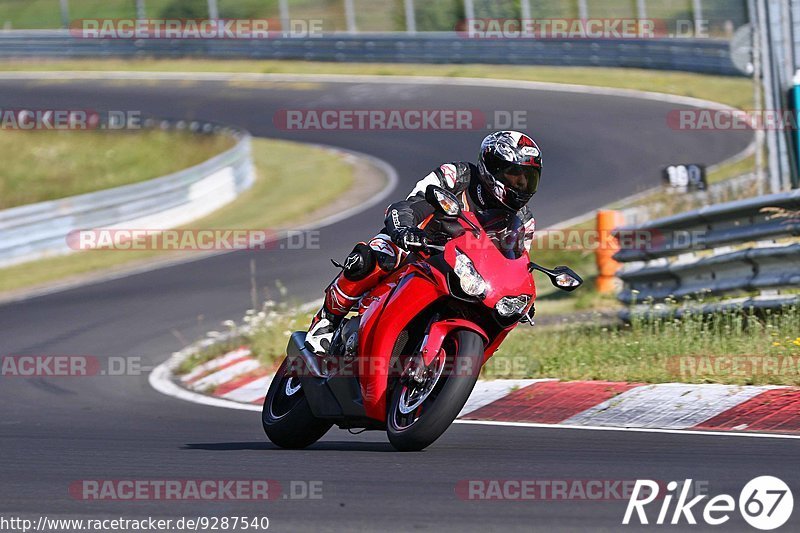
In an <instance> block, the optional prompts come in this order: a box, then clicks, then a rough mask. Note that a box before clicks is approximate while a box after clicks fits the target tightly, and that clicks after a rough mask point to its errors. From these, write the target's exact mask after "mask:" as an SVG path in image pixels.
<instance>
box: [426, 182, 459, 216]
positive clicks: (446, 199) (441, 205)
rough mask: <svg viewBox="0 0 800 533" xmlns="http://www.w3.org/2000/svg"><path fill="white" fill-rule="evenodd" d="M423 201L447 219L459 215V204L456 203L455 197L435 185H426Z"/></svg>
mask: <svg viewBox="0 0 800 533" xmlns="http://www.w3.org/2000/svg"><path fill="white" fill-rule="evenodd" d="M425 200H427V202H428V203H429V204H431V205H432V206H433V207H434V208H435V209H436V210H437V211H439V212H440V213H443V214H445V215H447V216H449V217H457V216H458V215H460V214H461V204H459V203H458V198H456V195H455V194H453V193H451V192H450V191H446V190H444V189H442V188H441V187H437V186H436V185H428V188H427V189H425Z"/></svg>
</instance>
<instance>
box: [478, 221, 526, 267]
mask: <svg viewBox="0 0 800 533" xmlns="http://www.w3.org/2000/svg"><path fill="white" fill-rule="evenodd" d="M477 218H478V222H480V224H481V226H482V227H483V229H484V230H485V231H486V233H487V235H488V236H489V239H491V241H492V242H493V243H494V245H495V246H496V247H497V249H498V250H500V252H502V253H503V255H505V256H506V257H508V258H509V259H518V258H520V257H521V256H522V254H523V252H524V251H525V228H524V225H523V223H522V220H521V219H520V218H519V217H518V216H517V215H516V213H509V212H508V211H505V210H502V209H490V210H488V211H483V212H481V213H477Z"/></svg>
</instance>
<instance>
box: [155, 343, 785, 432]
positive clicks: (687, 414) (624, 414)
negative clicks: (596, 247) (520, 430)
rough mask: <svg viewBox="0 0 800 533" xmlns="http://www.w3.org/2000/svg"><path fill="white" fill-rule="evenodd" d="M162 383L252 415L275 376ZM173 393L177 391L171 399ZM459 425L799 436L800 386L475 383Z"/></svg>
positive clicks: (199, 374) (209, 373)
mask: <svg viewBox="0 0 800 533" xmlns="http://www.w3.org/2000/svg"><path fill="white" fill-rule="evenodd" d="M179 363H180V361H177V362H175V365H177V364H179ZM162 366H163V365H162ZM160 368H161V367H159V369H160ZM159 369H157V370H159ZM155 373H156V372H154V373H153V374H155ZM164 377H165V376H163V375H162V376H161V378H158V379H156V381H157V382H160V383H159V384H160V385H161V388H159V387H158V386H156V388H157V389H159V390H161V391H162V392H166V393H167V394H171V395H172V396H179V397H181V398H183V399H188V400H190V401H195V402H198V403H204V404H207V405H216V406H220V407H233V408H236V409H247V410H253V411H257V410H260V406H261V404H262V403H263V402H264V396H265V394H266V391H267V389H268V388H269V385H270V382H271V381H272V374H271V373H270V372H269V371H268V370H267V369H265V368H264V367H262V366H261V365H260V363H259V362H258V361H257V360H256V359H255V358H254V357H253V356H252V354H251V352H250V350H249V349H248V348H246V347H241V348H238V349H236V350H233V351H231V352H228V353H226V354H224V355H222V356H219V357H217V358H215V359H212V360H210V361H208V362H206V363H203V364H201V365H199V366H198V367H196V368H195V369H193V370H192V371H191V372H189V373H188V374H185V375H183V376H181V377H179V378H175V377H174V376H172V374H171V371H169V375H168V376H166V379H167V380H168V381H169V382H170V384H171V387H167V388H168V389H170V390H168V391H165V390H163V388H164V387H163V379H164ZM151 383H153V377H152V375H151ZM154 386H155V384H154ZM175 389H177V390H178V391H180V392H179V393H178V394H175ZM459 421H460V422H463V423H488V424H498V425H514V426H533V427H542V426H553V427H562V428H575V429H608V430H612V429H616V430H633V431H667V432H674V431H680V432H685V433H702V434H716V433H719V432H724V433H723V434H727V435H742V436H771V437H780V438H792V437H793V438H800V388H794V387H778V386H760V387H756V386H736V385H715V384H711V385H689V384H684V383H664V384H658V385H646V384H637V383H620V382H606V381H572V382H561V381H557V380H551V379H516V380H513V379H500V380H493V381H479V382H478V384H477V385H476V386H475V390H474V391H473V393H472V395H471V396H470V398H469V400H468V401H467V403H466V405H465V406H464V408H463V409H462V410H461V413H460V414H459Z"/></svg>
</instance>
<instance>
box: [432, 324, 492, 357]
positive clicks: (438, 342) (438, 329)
mask: <svg viewBox="0 0 800 533" xmlns="http://www.w3.org/2000/svg"><path fill="white" fill-rule="evenodd" d="M457 329H466V330H469V331H472V332H475V333H476V334H478V335H479V336H480V337H481V338H482V339H483V342H484V346H486V345H488V344H489V336H488V335H487V334H486V332H485V331H483V329H482V328H481V327H480V326H478V325H477V324H475V323H474V322H470V321H469V320H464V319H463V318H449V319H446V320H440V321H438V322H434V323H433V324H431V328H430V331H429V332H428V338H427V342H426V343H425V346H424V347H423V348H422V358H423V359H424V360H425V365H426V366H428V365H430V364H431V363H432V362H433V359H434V358H435V357H436V355H437V354H438V353H439V352H440V351H441V349H442V344H443V343H444V340H445V339H446V338H447V336H448V335H449V334H450V333H452V332H453V331H455V330H457Z"/></svg>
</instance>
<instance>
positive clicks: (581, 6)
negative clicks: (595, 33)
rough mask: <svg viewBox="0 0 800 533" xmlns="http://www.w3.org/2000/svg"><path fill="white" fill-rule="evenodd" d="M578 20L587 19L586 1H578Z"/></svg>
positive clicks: (587, 7)
mask: <svg viewBox="0 0 800 533" xmlns="http://www.w3.org/2000/svg"><path fill="white" fill-rule="evenodd" d="M578 18H579V19H581V20H586V19H588V18H589V6H588V5H587V3H586V0H578Z"/></svg>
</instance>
